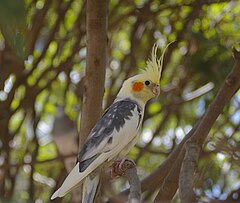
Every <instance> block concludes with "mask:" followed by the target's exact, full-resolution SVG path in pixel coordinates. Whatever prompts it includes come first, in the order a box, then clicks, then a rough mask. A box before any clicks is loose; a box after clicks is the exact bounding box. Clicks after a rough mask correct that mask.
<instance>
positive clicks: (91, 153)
mask: <svg viewBox="0 0 240 203" xmlns="http://www.w3.org/2000/svg"><path fill="white" fill-rule="evenodd" d="M134 110H137V112H138V114H139V115H138V117H139V118H138V119H139V123H140V121H141V118H142V115H141V113H142V109H141V107H140V106H139V105H138V104H137V103H136V102H133V101H131V100H129V99H126V100H122V101H118V102H116V103H113V104H112V105H111V106H110V107H109V108H108V109H107V110H106V111H105V113H104V114H103V116H102V117H101V119H100V120H99V121H98V122H97V123H96V125H95V126H94V128H93V129H92V130H91V132H90V135H89V137H88V139H87V140H86V143H85V144H84V145H83V148H82V150H81V152H80V153H79V156H78V162H79V171H80V172H83V171H84V170H85V169H86V168H87V167H88V166H89V165H90V164H91V163H92V162H93V161H94V160H95V159H96V158H97V157H98V156H99V155H100V154H101V153H104V152H108V151H109V150H111V143H112V139H113V136H115V134H117V133H118V132H119V131H120V129H121V128H123V126H124V124H125V122H126V121H127V120H130V119H132V118H133V117H134V115H133V112H134ZM137 127H139V124H138V126H137Z"/></svg>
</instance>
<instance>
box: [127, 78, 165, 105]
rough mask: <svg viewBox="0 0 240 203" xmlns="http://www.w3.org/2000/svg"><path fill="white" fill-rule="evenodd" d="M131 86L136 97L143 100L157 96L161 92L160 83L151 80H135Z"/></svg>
mask: <svg viewBox="0 0 240 203" xmlns="http://www.w3.org/2000/svg"><path fill="white" fill-rule="evenodd" d="M131 88H132V89H131V91H132V94H133V95H134V97H136V98H137V99H140V100H142V101H143V102H147V101H148V100H150V99H151V98H154V97H157V96H158V95H159V93H160V87H159V84H155V83H153V82H152V81H151V80H144V81H143V80H133V81H132V86H131Z"/></svg>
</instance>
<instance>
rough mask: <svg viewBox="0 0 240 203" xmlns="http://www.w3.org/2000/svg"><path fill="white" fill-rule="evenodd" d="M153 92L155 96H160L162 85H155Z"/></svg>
mask: <svg viewBox="0 0 240 203" xmlns="http://www.w3.org/2000/svg"><path fill="white" fill-rule="evenodd" d="M152 93H153V94H154V95H155V97H158V96H159V94H160V87H159V85H155V86H153V88H152Z"/></svg>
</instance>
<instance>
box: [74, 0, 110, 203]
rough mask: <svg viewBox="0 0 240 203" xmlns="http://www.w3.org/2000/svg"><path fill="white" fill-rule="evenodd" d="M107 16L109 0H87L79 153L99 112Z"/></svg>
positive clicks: (76, 199)
mask: <svg viewBox="0 0 240 203" xmlns="http://www.w3.org/2000/svg"><path fill="white" fill-rule="evenodd" d="M107 14H108V0H101V1H96V0H88V1H87V13H86V15H87V23H86V24H87V25H86V27H87V67H86V74H85V80H84V82H85V83H84V87H85V92H84V96H83V105H82V113H81V121H80V122H81V123H80V124H81V127H80V134H79V136H80V137H79V146H80V150H81V147H82V145H83V143H84V142H85V140H86V139H87V137H88V134H89V132H90V130H91V129H92V128H93V126H94V125H95V123H96V121H97V120H98V119H99V117H100V116H101V113H102V100H103V94H104V82H105V72H106V67H107V64H108V56H107V46H108V45H107V42H108V38H107V27H108V18H107ZM79 199H80V197H79V193H78V192H77V191H76V193H74V194H73V202H77V201H78V202H79Z"/></svg>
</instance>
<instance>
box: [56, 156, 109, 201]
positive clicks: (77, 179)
mask: <svg viewBox="0 0 240 203" xmlns="http://www.w3.org/2000/svg"><path fill="white" fill-rule="evenodd" d="M107 158H108V154H107V153H103V154H101V155H100V156H99V157H98V158H97V159H96V160H95V161H94V162H92V163H91V164H90V165H89V166H88V168H87V169H86V170H85V171H83V172H79V163H77V164H76V166H75V167H74V168H73V169H72V171H71V172H70V173H69V174H68V176H67V178H66V179H65V180H64V182H63V184H62V186H61V187H60V188H59V189H58V190H57V191H56V192H55V193H53V195H52V197H51V200H53V199H55V198H57V197H63V196H64V195H66V194H67V193H68V192H70V191H71V190H73V189H74V188H76V187H78V186H79V185H80V184H81V182H82V181H83V179H84V178H85V177H87V176H88V175H89V174H90V173H91V172H93V171H94V170H95V169H96V168H97V167H98V166H99V165H101V164H102V163H104V161H106V159H107Z"/></svg>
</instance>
